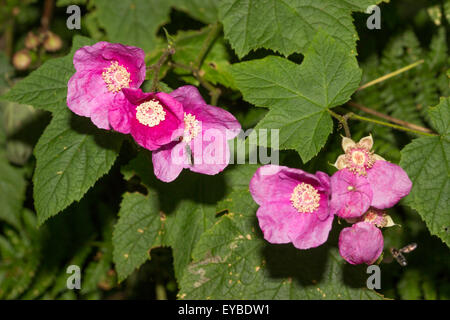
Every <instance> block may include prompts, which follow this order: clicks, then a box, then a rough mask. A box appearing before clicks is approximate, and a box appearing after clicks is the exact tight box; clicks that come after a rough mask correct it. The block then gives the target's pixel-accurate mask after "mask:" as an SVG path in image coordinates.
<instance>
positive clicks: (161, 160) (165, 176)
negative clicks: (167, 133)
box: [152, 142, 186, 182]
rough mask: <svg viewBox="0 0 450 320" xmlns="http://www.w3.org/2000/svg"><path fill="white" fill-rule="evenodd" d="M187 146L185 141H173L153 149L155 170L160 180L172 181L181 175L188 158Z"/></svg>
mask: <svg viewBox="0 0 450 320" xmlns="http://www.w3.org/2000/svg"><path fill="white" fill-rule="evenodd" d="M185 146H186V145H185V144H183V143H176V142H172V143H170V144H168V145H166V146H163V147H162V148H160V149H158V150H156V151H153V153H152V162H153V171H154V173H155V176H156V177H157V178H158V179H159V180H161V181H164V182H171V181H173V180H175V179H176V178H177V177H178V176H179V175H180V173H181V171H182V170H183V167H184V162H183V161H184V160H185V159H186V154H185Z"/></svg>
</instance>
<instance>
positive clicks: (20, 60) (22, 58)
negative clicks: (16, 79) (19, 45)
mask: <svg viewBox="0 0 450 320" xmlns="http://www.w3.org/2000/svg"><path fill="white" fill-rule="evenodd" d="M30 64H31V56H30V53H29V52H28V50H27V49H23V50H20V51H18V52H16V53H15V54H14V56H13V65H14V67H15V68H16V69H17V70H26V69H28V67H29V66H30Z"/></svg>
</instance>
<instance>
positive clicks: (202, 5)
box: [172, 0, 219, 23]
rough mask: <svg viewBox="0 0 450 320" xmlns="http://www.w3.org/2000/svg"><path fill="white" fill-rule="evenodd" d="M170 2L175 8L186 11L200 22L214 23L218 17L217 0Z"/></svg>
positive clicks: (180, 0)
mask: <svg viewBox="0 0 450 320" xmlns="http://www.w3.org/2000/svg"><path fill="white" fill-rule="evenodd" d="M172 2H173V5H174V7H175V8H177V9H181V10H183V11H186V12H187V13H188V14H189V15H190V16H192V17H193V18H195V19H197V20H199V21H201V22H204V23H214V22H216V21H217V20H218V19H219V18H218V16H219V7H218V5H219V1H217V0H172Z"/></svg>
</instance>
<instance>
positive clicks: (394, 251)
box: [391, 243, 417, 267]
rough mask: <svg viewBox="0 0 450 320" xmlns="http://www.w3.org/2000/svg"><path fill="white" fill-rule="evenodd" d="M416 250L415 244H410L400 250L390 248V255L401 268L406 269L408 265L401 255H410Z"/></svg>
mask: <svg viewBox="0 0 450 320" xmlns="http://www.w3.org/2000/svg"><path fill="white" fill-rule="evenodd" d="M416 248H417V243H410V244H408V245H406V246H404V247H403V248H401V249H396V248H391V254H392V256H393V257H394V258H395V260H397V262H398V263H399V264H400V265H401V266H402V267H406V266H407V265H408V261H407V260H406V258H405V256H404V255H403V253H410V252H411V251H413V250H414V249H416Z"/></svg>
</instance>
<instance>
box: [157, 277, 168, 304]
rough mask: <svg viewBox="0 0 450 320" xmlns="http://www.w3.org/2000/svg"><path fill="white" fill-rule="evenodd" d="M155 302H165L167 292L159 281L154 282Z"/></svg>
mask: <svg viewBox="0 0 450 320" xmlns="http://www.w3.org/2000/svg"><path fill="white" fill-rule="evenodd" d="M155 292H156V300H167V292H166V288H165V287H164V283H162V282H161V281H160V280H157V281H156V288H155Z"/></svg>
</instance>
